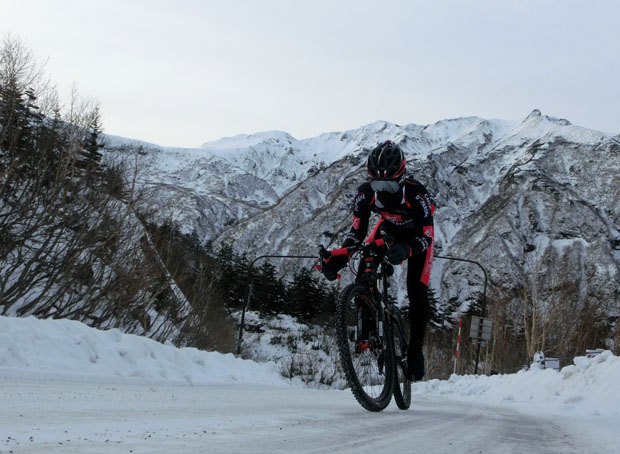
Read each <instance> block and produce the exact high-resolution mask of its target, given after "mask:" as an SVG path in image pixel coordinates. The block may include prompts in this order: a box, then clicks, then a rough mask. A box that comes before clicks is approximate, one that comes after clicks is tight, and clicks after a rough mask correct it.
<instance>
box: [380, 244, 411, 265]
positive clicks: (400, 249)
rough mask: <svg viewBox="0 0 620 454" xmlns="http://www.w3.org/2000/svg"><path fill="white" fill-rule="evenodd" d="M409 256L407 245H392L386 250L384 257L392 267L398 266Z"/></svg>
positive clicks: (409, 250) (409, 249)
mask: <svg viewBox="0 0 620 454" xmlns="http://www.w3.org/2000/svg"><path fill="white" fill-rule="evenodd" d="M410 254H411V246H409V245H408V244H407V243H394V244H393V245H392V246H390V248H389V249H388V251H387V253H386V254H385V257H386V258H387V259H388V261H389V262H390V263H391V264H392V265H398V264H400V263H402V262H404V261H405V259H407V258H408V257H409V255H410Z"/></svg>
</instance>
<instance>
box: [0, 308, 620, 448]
mask: <svg viewBox="0 0 620 454" xmlns="http://www.w3.org/2000/svg"><path fill="white" fill-rule="evenodd" d="M334 360H336V358H334ZM618 383H620V358H618V357H615V356H613V355H612V354H611V353H610V352H605V353H603V354H601V355H600V356H598V357H596V358H592V359H587V358H576V359H575V365H571V366H567V367H565V368H563V369H562V370H561V371H560V372H556V371H553V370H530V371H528V372H525V371H523V372H519V373H517V374H512V375H495V376H491V377H487V376H453V377H452V378H451V379H450V380H447V381H440V380H430V381H427V382H422V383H418V384H416V385H414V396H413V403H412V406H411V408H410V409H409V410H408V411H400V410H398V409H397V407H396V405H395V404H394V403H392V404H390V406H389V407H388V408H387V409H386V410H385V411H383V412H381V413H369V412H367V411H365V410H364V409H362V408H361V407H360V406H359V405H358V404H357V402H356V401H355V399H354V398H353V396H352V394H351V393H350V392H349V391H348V390H345V391H338V390H328V391H325V390H314V389H307V388H303V387H302V386H300V385H299V384H297V383H291V382H290V381H288V380H284V379H283V378H281V377H280V376H279V375H278V373H277V370H276V367H275V365H274V364H271V363H265V364H258V363H255V362H252V361H246V360H241V359H237V358H235V357H233V356H232V355H223V354H219V353H214V352H201V351H198V350H196V349H191V348H184V349H177V348H174V347H172V346H167V345H162V344H159V343H157V342H154V341H152V340H150V339H146V338H142V337H138V336H132V335H125V334H121V333H120V332H119V331H117V330H110V331H98V330H95V329H92V328H89V327H87V326H85V325H83V324H80V323H78V322H73V321H68V320H37V319H35V318H32V317H29V318H10V317H0V453H2V454H4V453H248V452H251V453H263V452H264V453H272V452H282V453H284V452H287V453H288V452H304V453H329V452H334V453H335V452H338V453H345V454H346V453H367V452H368V453H370V452H373V453H374V452H378V451H384V452H390V451H391V452H426V453H454V452H461V453H528V454H531V453H618V452H620V430H619V429H620V390H619V387H618ZM395 450H399V451H395Z"/></svg>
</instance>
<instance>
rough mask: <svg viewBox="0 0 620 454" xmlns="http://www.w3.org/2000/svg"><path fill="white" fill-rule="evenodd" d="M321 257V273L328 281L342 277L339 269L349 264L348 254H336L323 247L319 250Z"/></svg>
mask: <svg viewBox="0 0 620 454" xmlns="http://www.w3.org/2000/svg"><path fill="white" fill-rule="evenodd" d="M319 255H320V259H321V270H320V271H321V273H323V276H325V279H327V280H328V281H335V280H336V279H338V278H339V277H340V275H339V274H338V271H340V270H341V269H342V268H344V267H345V266H346V265H347V262H348V257H347V256H346V255H344V256H342V255H340V256H336V255H331V253H330V252H329V251H327V250H325V249H323V248H321V250H320V251H319Z"/></svg>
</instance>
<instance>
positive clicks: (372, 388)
mask: <svg viewBox="0 0 620 454" xmlns="http://www.w3.org/2000/svg"><path fill="white" fill-rule="evenodd" d="M387 247H389V241H388V242H387V243H386V242H385V241H384V240H383V239H377V240H374V241H368V242H366V243H361V244H358V245H355V246H351V247H347V248H341V249H334V250H331V251H328V250H326V249H324V248H323V247H322V246H321V248H320V251H319V258H320V260H321V266H322V265H323V261H324V260H325V259H327V258H328V257H330V256H344V255H346V256H348V257H349V267H350V268H351V270H352V271H353V272H354V273H355V274H356V278H355V282H354V283H352V284H350V285H348V286H347V287H346V288H345V289H344V290H343V292H342V294H341V296H340V299H339V300H338V305H337V308H336V338H337V343H338V350H339V353H340V362H341V365H342V368H343V369H344V372H345V375H346V378H347V383H348V385H349V387H350V388H351V391H352V392H353V395H354V396H355V399H356V400H357V401H358V402H359V404H360V405H361V406H362V407H364V408H365V409H366V410H369V411H381V410H383V409H384V408H385V407H387V406H388V405H389V403H390V401H391V399H392V395H394V400H395V401H396V404H397V405H398V408H400V409H401V410H406V409H408V408H409V406H410V405H411V383H410V381H409V380H407V378H406V377H405V372H406V370H407V340H406V337H405V331H404V324H403V319H402V315H401V312H400V310H399V308H398V307H397V306H396V304H395V301H394V300H393V299H392V298H391V297H390V296H389V294H388V289H389V282H388V278H389V277H390V276H391V275H392V273H393V272H394V268H393V267H392V265H391V264H390V263H389V262H388V261H387V260H386V259H385V257H384V255H385V254H384V253H383V252H384V250H385V248H387ZM356 262H357V264H356Z"/></svg>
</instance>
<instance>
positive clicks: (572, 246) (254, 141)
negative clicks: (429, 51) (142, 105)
mask: <svg viewBox="0 0 620 454" xmlns="http://www.w3.org/2000/svg"><path fill="white" fill-rule="evenodd" d="M387 139H390V140H393V141H395V142H397V143H399V144H400V146H401V147H402V148H403V150H404V151H405V154H406V156H407V160H408V168H409V173H410V174H411V175H412V176H414V177H415V178H417V179H419V180H420V181H422V182H423V183H424V184H425V185H426V186H427V187H428V189H429V190H430V192H431V193H432V194H433V196H434V197H435V199H436V201H437V208H438V209H437V211H436V220H435V225H436V232H437V233H436V236H437V252H439V253H442V254H448V255H454V256H460V257H465V258H470V259H476V260H479V261H481V262H483V263H484V264H485V266H486V267H487V269H488V270H489V271H490V277H491V280H492V281H493V283H495V284H496V285H497V286H499V288H501V290H502V291H506V292H508V293H510V291H511V288H512V290H514V283H515V282H517V281H518V280H519V279H520V276H521V275H522V274H523V272H524V271H526V272H529V271H528V266H529V267H530V268H531V267H532V266H538V271H542V273H543V274H545V273H546V274H548V276H547V277H548V279H546V280H547V281H549V282H550V281H551V280H552V276H551V272H552V271H553V270H561V273H562V275H563V276H565V277H567V278H568V279H569V280H570V279H572V281H574V282H577V283H578V287H579V291H578V293H579V292H581V294H582V296H583V298H585V297H586V296H587V295H591V294H593V293H596V294H597V298H601V299H606V300H607V301H610V302H611V303H612V305H613V303H614V302H616V303H617V302H618V301H619V300H620V295H619V294H618V290H617V289H618V288H619V284H620V273H618V264H619V263H620V252H619V250H620V232H619V231H618V225H619V224H620V204H619V203H618V200H620V185H619V184H618V180H617V175H618V173H619V172H620V157H619V153H620V142H619V141H618V140H617V138H614V137H612V136H609V135H607V134H604V133H601V132H598V131H593V130H590V129H586V128H581V127H579V126H575V125H572V124H571V123H570V122H568V121H567V120H564V119H558V118H553V117H549V116H545V115H542V114H541V113H540V112H539V111H538V110H534V111H533V112H532V113H530V114H529V115H528V116H527V117H526V118H524V119H523V120H522V121H514V122H510V121H502V120H485V119H481V118H476V117H468V118H458V119H452V120H444V121H440V122H437V123H435V124H433V125H426V126H422V125H415V124H407V125H395V124H391V123H388V122H384V121H380V122H375V123H371V124H369V125H366V126H363V127H361V128H358V129H355V130H350V131H345V132H335V133H328V134H323V135H321V136H318V137H315V138H310V139H304V140H297V139H295V138H293V137H291V136H290V135H289V134H287V133H284V132H278V131H272V132H265V133H259V134H253V135H240V136H236V137H232V138H226V139H221V140H218V141H215V142H209V143H206V144H204V145H203V146H202V147H201V148H197V149H171V148H162V147H157V146H154V145H148V144H142V143H136V142H134V141H128V140H126V139H120V138H109V140H108V146H107V150H108V151H109V154H110V156H112V157H114V158H118V157H119V156H122V155H124V154H127V153H135V152H136V151H138V153H137V156H138V159H139V165H140V169H141V171H142V173H141V176H140V181H141V182H142V184H143V186H144V187H145V188H148V189H149V190H150V191H151V194H152V197H151V198H150V199H149V200H148V201H147V202H145V203H144V204H143V208H151V209H152V212H153V217H154V218H156V219H163V218H165V217H170V218H172V219H174V220H175V221H177V222H178V223H179V224H180V225H181V227H182V229H184V230H185V231H187V232H190V231H192V230H196V232H197V233H198V235H199V237H200V238H202V239H203V240H204V241H214V242H215V243H218V242H224V241H225V242H231V243H232V244H233V245H234V248H235V249H236V251H237V252H244V253H246V254H248V256H249V257H252V256H257V255H261V254H269V253H287V252H288V253H302V254H309V253H310V254H312V253H314V251H315V250H316V247H317V245H318V244H325V245H330V244H331V245H337V244H339V242H340V239H341V236H340V235H341V234H342V233H343V232H344V231H345V230H347V229H348V227H349V223H350V204H351V199H352V196H353V195H354V193H355V189H356V187H357V186H358V185H359V184H360V183H361V182H362V181H363V180H364V178H365V169H364V164H365V159H366V156H367V153H368V150H370V149H372V148H373V147H374V146H375V145H376V144H377V143H379V142H380V141H383V140H387ZM533 247H534V248H535V249H532V248H533ZM525 250H528V251H532V250H533V251H535V253H533V254H530V255H529V256H525V253H524V251H525ZM283 266H286V265H283ZM294 266H299V265H298V264H296V265H294ZM284 270H286V268H284ZM477 273H478V271H477V270H476V269H471V268H468V267H467V266H463V265H452V264H449V265H446V263H445V262H442V261H437V262H436V264H435V270H434V273H433V282H432V284H433V286H434V287H435V288H438V289H439V290H440V292H441V296H442V298H441V299H442V301H449V300H450V299H452V300H453V301H454V300H455V299H458V300H459V301H460V302H461V304H463V305H465V306H466V305H468V304H469V303H471V302H472V301H473V300H474V299H477V298H478V295H479V293H480V290H481V284H482V280H481V278H480V276H479V275H478V274H477ZM397 278H398V275H397ZM472 284H475V285H473V286H472ZM504 284H506V285H504ZM401 287H403V286H401ZM503 287H505V288H503ZM401 296H402V295H401ZM583 298H582V300H583ZM616 306H617V304H616Z"/></svg>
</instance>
